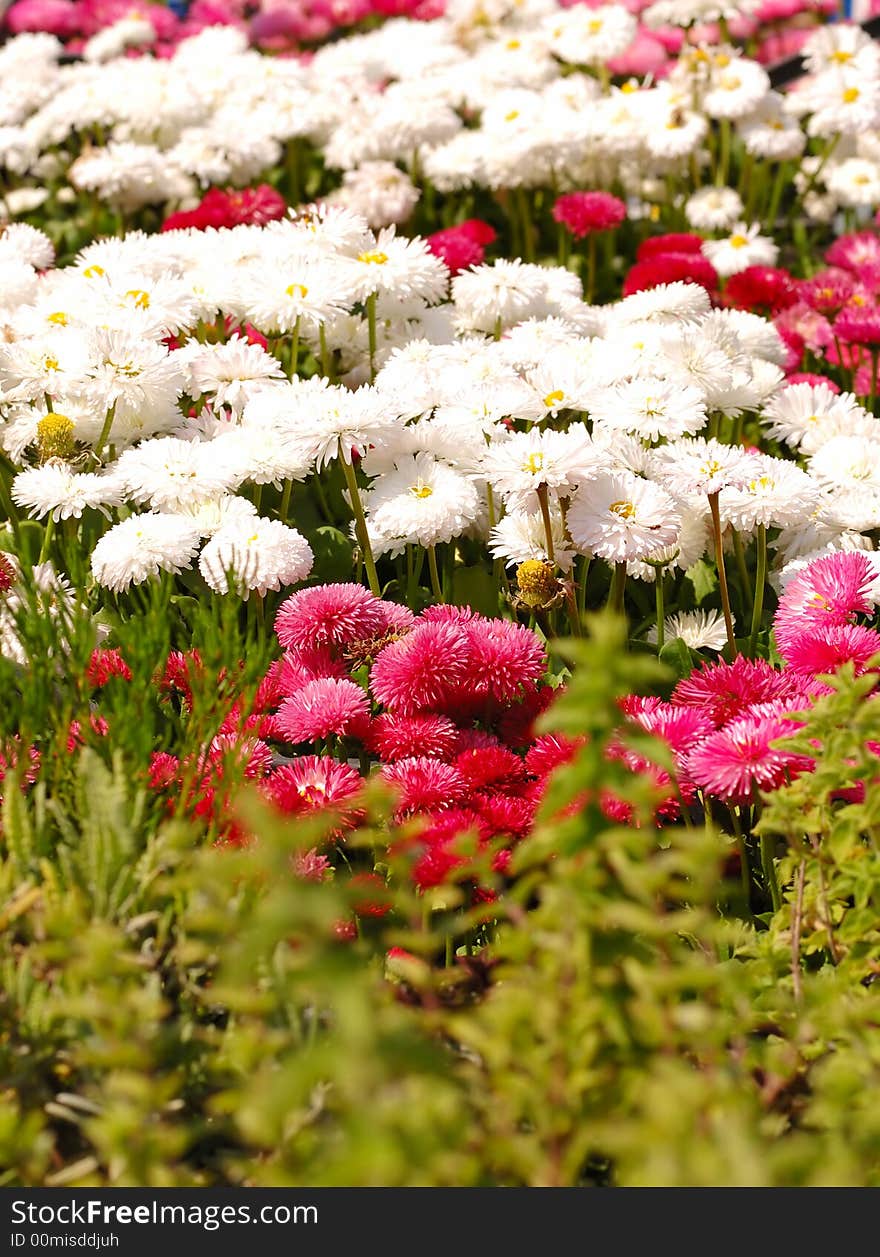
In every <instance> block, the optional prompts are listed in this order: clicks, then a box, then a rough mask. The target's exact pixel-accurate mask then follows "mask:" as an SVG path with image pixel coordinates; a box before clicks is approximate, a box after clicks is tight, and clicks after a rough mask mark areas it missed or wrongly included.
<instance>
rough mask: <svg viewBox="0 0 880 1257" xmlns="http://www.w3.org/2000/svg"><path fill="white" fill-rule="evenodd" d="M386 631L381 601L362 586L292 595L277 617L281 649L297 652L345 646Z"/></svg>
mask: <svg viewBox="0 0 880 1257" xmlns="http://www.w3.org/2000/svg"><path fill="white" fill-rule="evenodd" d="M383 627H384V617H383V613H382V604H381V602H380V600H379V599H378V598H376V597H374V596H373V594H371V593H370V592H369V591H368V590H366V589H364V588H363V586H362V585H354V584H348V585H318V586H316V587H315V588H314V589H300V590H298V591H297V593H295V594H291V596H290V597H289V598H287V599H286V600H285V601H284V602H283V603H282V604H281V606H280V607H279V608H278V613H277V615H276V616H275V632H276V633H277V634H278V640H279V642H280V643H281V645H282V646H287V647H290V648H293V649H295V650H302V649H316V648H319V647H322V646H344V645H346V644H347V643H348V642H353V641H357V640H358V639H362V638H367V637H373V636H375V635H376V634H377V633H379V632H381V630H382V629H383Z"/></svg>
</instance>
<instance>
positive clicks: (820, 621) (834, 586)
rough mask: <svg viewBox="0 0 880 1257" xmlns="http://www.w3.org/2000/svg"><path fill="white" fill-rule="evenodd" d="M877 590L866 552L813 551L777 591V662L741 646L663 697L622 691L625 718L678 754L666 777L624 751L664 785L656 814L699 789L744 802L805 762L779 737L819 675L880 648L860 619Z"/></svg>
mask: <svg viewBox="0 0 880 1257" xmlns="http://www.w3.org/2000/svg"><path fill="white" fill-rule="evenodd" d="M878 600H880V581H878V569H877V567H876V566H875V565H874V564H873V563H872V562H871V560H870V559H869V558H868V557H867V556H866V555H865V554H863V553H861V552H854V553H839V554H831V555H827V556H825V557H823V558H820V559H816V560H814V561H813V562H812V563H810V564H809V565H808V567H806V568H805V569H804V571H803V572H802V573H800V574H799V575H798V576H796V577H794V578H793V579H792V580H791V582H790V583H789V585H788V587H787V588H786V590H785V592H784V594H783V595H782V597H781V599H780V601H779V607H778V609H777V612H776V616H775V619H774V626H773V627H774V634H775V637H776V644H777V649H778V651H779V654H780V655H781V657H782V659H783V661H784V664H783V666H782V667H778V668H777V667H774V666H773V665H772V664H770V663H768V662H766V661H765V660H763V659H747V658H745V657H744V656H742V655H739V656H737V658H735V659H734V660H733V662H731V663H725V662H720V663H716V664H704V665H703V666H702V667H701V668H699V669H697V670H695V671H694V672H692V673H691V674H690V676H688V677H686V678H685V679H684V680H682V681H680V682H679V683H678V685H677V686H676V688H675V690H674V691H673V694H672V697H671V699H670V700H669V702H661V701H660V700H659V699H657V698H640V697H636V696H631V697H629V698H628V699H626V700H625V701H624V703H623V710H624V712H625V714H626V715H627V716H628V717H629V719H630V720H632V721H633V722H634V723H635V724H637V725H639V726H640V727H641V728H642V729H645V730H647V731H648V732H650V733H652V734H654V735H655V736H657V737H659V738H660V739H661V740H663V741H664V742H666V743H667V744H668V746H669V748H670V750H671V751H672V754H673V757H674V760H675V765H676V774H675V780H674V782H673V781H672V780H671V778H670V776H669V774H668V773H666V772H665V770H661V769H658V768H657V767H656V766H655V765H651V764H649V763H648V762H647V761H644V760H640V759H638V757H635V756H632V755H629V758H628V759H627V763H629V766H630V767H631V768H632V769H633V771H636V772H650V773H651V775H652V776H653V777H654V779H655V780H656V781H657V783H658V785H661V786H666V787H668V789H669V795H670V798H669V801H668V803H667V804H665V805H664V806H662V807H661V808H660V809H659V811H658V820H659V821H662V820H664V819H674V818H675V817H676V816H678V815H679V811H680V806H681V804H684V805H686V806H690V805H691V804H693V803H694V802H696V801H697V795H698V792H701V793H702V794H703V795H704V797H707V798H713V799H718V800H720V801H722V802H723V803H729V804H739V803H749V802H752V801H753V800H754V799H755V797H756V792H757V791H759V790H773V789H776V788H777V787H779V786H780V785H783V784H784V783H785V782H786V781H788V780H791V779H792V778H794V777H796V776H797V775H798V774H799V773H801V772H804V771H809V769H811V768H812V766H813V760H812V759H811V758H810V757H809V756H807V755H803V754H800V753H797V752H795V751H793V750H790V749H787V748H786V747H785V745H784V743H783V744H781V745H780V744H779V739H783V740H784V739H785V738H786V737H787V736H789V735H791V734H792V733H794V732H795V731H796V730H797V729H798V728H800V727H802V725H803V720H802V719H800V720H799V719H798V718H797V715H795V714H793V713H803V712H805V711H806V710H808V709H809V707H810V706H811V705H812V704H813V702H814V701H815V700H816V698H817V697H819V696H820V695H822V694H824V693H828V692H829V690H828V686H827V683H825V682H823V681H822V680H821V679H820V678H821V677H822V676H823V675H827V674H829V673H833V672H836V671H837V670H838V669H839V668H841V667H842V666H843V665H844V664H851V665H852V666H853V668H854V669H855V671H856V672H857V673H861V672H864V671H865V670H866V669H868V668H869V667H870V666H871V661H872V659H875V657H877V656H880V633H878V632H877V631H876V630H875V629H873V628H870V627H868V626H867V625H865V624H860V623H858V622H857V617H858V616H860V615H862V616H870V615H872V614H873V613H874V607H875V604H876V603H877V601H878ZM877 749H878V751H880V747H878V748H877ZM621 755H622V757H624V758H626V754H625V753H623V752H622V753H621ZM878 771H880V764H878Z"/></svg>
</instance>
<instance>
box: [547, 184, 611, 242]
mask: <svg viewBox="0 0 880 1257" xmlns="http://www.w3.org/2000/svg"><path fill="white" fill-rule="evenodd" d="M552 213H553V218H554V219H555V221H556V222H557V223H561V224H562V226H563V227H565V228H566V229H567V230H568V231H570V232H571V234H572V235H573V236H574V237H575V238H576V239H578V240H580V239H581V238H582V237H583V236H588V235H590V234H591V233H592V232H594V231H611V230H612V228H614V227H619V226H620V224H621V223H622V222H623V220H624V219H625V218H626V206H625V205H624V203H623V201H621V200H620V199H619V198H618V197H616V196H612V195H611V194H610V193H609V192H566V193H565V194H564V195H563V196H559V197H557V198H556V200H555V202H554V203H553V210H552Z"/></svg>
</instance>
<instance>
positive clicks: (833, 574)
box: [773, 551, 880, 654]
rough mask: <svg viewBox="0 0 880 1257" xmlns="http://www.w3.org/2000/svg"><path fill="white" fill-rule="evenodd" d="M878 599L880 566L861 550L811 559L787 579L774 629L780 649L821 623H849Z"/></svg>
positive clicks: (869, 608)
mask: <svg viewBox="0 0 880 1257" xmlns="http://www.w3.org/2000/svg"><path fill="white" fill-rule="evenodd" d="M878 602H880V567H878V565H877V563H876V562H873V561H872V558H871V557H870V556H868V555H867V554H864V553H863V552H861V551H840V552H838V553H836V554H829V555H827V556H825V557H824V558H821V559H816V560H815V561H814V562H812V563H810V564H809V565H808V566H807V567H806V568H805V569H804V570H803V571H802V572H800V573H799V575H797V576H795V577H794V578H793V579H792V580H790V581H789V582H788V584H787V585H786V587H785V592H784V593H783V594H782V597H781V598H780V599H779V606H778V607H777V610H776V616H775V618H774V620H773V631H774V633H775V634H776V640H777V642H778V644H779V647H780V650H781V651H782V653H783V654H784V653H785V646H786V643H788V642H789V641H790V640H791V639H792V638H794V637H798V636H802V635H803V634H809V633H812V632H813V631H814V630H815V629H817V628H821V627H822V626H823V625H841V624H851V623H852V622H853V620H854V618H855V616H856V615H870V614H871V613H872V612H873V609H874V607H875V606H876V605H877V603H878Z"/></svg>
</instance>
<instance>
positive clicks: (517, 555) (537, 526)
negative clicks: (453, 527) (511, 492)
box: [489, 506, 577, 572]
mask: <svg viewBox="0 0 880 1257" xmlns="http://www.w3.org/2000/svg"><path fill="white" fill-rule="evenodd" d="M550 528H551V536H552V541H553V557H554V560H555V562H556V564H557V566H558V567H559V568H561V569H562V571H563V572H568V571H570V570H571V565H572V563H573V562H574V557H575V554H576V553H577V551H575V550H573V549H572V548H571V546H570V544H569V542H568V539H567V537H566V531H565V524H564V522H563V519H562V513H561V511H560V510H559V509H558V508H557V507H556V506H553V507H551V508H550ZM489 552H490V554H491V555H492V557H493V558H495V559H503V561H504V564H505V566H506V567H518V566H519V564H521V563H526V562H528V561H530V560H532V561H534V560H538V561H539V562H546V561H547V560H548V559H549V557H550V556H549V552H548V549H547V533H546V529H545V526H544V517H543V516H542V515H541V512H540V511H508V512H507V513H506V514H505V515H504V516H503V517H502V518H501V520H500V522H499V523H497V524H496V525H495V527H494V528H493V529H492V531H491V533H490V534H489Z"/></svg>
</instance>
